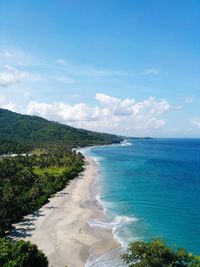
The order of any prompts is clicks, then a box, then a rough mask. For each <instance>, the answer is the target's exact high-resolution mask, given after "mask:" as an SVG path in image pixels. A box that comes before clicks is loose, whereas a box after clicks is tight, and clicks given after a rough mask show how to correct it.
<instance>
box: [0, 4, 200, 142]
mask: <svg viewBox="0 0 200 267" xmlns="http://www.w3.org/2000/svg"><path fill="white" fill-rule="evenodd" d="M199 25H200V1H199V0H190V1H188V0H162V1H160V0H134V1H132V0H79V1H78V0H56V1H55V0H48V1H47V0H46V1H41V0H29V1H26V0H0V107H1V108H5V109H9V110H12V111H15V112H19V113H22V114H29V115H38V116H41V117H44V118H47V119H49V120H54V121H59V122H61V123H64V124H68V125H72V126H75V127H79V128H85V129H90V130H95V131H102V132H108V133H116V134H122V135H127V136H152V137H199V136H200V28H199Z"/></svg>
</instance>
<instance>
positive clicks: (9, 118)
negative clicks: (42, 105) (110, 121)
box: [0, 109, 122, 267]
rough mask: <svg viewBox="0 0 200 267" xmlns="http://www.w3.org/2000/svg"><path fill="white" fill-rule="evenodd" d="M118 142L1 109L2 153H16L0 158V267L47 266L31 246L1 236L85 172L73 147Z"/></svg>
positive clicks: (102, 134) (0, 136) (107, 137)
mask: <svg viewBox="0 0 200 267" xmlns="http://www.w3.org/2000/svg"><path fill="white" fill-rule="evenodd" d="M120 141H122V138H121V137H118V136H116V135H110V134H104V133H96V132H92V131H86V130H83V129H75V128H73V127H70V126H67V125H63V124H60V123H57V122H51V121H48V120H45V119H43V118H40V117H37V116H28V115H21V114H17V113H14V112H11V111H8V110H4V109H0V155H3V154H18V155H17V156H16V157H9V156H6V157H0V200H1V201H0V266H3V267H14V266H16V267H25V266H26V267H28V266H29V267H32V266H37V267H40V266H41V267H42V266H47V265H48V263H47V259H46V257H45V256H44V254H43V253H42V252H40V251H39V250H37V247H36V246H35V245H31V244H30V243H29V242H27V243H26V242H24V241H19V242H11V241H10V240H8V239H6V238H5V236H6V235H7V233H8V232H9V231H10V230H11V229H12V224H13V223H14V222H17V221H18V220H20V219H21V218H22V217H23V216H24V215H27V214H29V213H31V212H32V211H35V210H37V209H39V208H40V207H41V206H43V205H44V204H45V203H46V202H47V201H48V198H49V197H50V196H52V195H53V194H54V193H56V192H57V191H59V190H61V189H63V188H64V187H65V186H66V185H67V183H68V182H69V181H70V180H71V179H73V178H74V177H76V176H77V175H78V174H79V173H80V172H81V171H82V170H83V156H82V155H81V154H80V153H76V152H75V151H73V150H72V147H78V146H81V147H83V146H89V145H104V144H111V143H119V142H120ZM23 153H26V155H25V156H24V155H22V154H23ZM27 153H29V154H27Z"/></svg>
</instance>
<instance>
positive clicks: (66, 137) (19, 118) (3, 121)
mask: <svg viewBox="0 0 200 267" xmlns="http://www.w3.org/2000/svg"><path fill="white" fill-rule="evenodd" d="M0 139H1V140H7V141H8V140H9V141H12V142H14V141H15V142H18V143H23V144H24V145H28V146H34V147H41V146H43V147H45V146H48V145H49V144H67V145H70V146H73V147H77V146H89V145H103V144H111V143H119V142H120V141H122V138H121V137H119V136H116V135H112V134H105V133H97V132H92V131H87V130H83V129H76V128H73V127H71V126H67V125H63V124H60V123H57V122H53V121H48V120H45V119H43V118H40V117H37V116H29V115H22V114H18V113H15V112H11V111H8V110H5V109H0ZM15 145H17V146H19V145H18V144H17V143H16V144H14V143H13V151H9V152H14V150H15ZM0 149H1V150H0V151H2V148H1V143H0ZM6 150H8V149H6ZM6 150H5V152H7V151H6Z"/></svg>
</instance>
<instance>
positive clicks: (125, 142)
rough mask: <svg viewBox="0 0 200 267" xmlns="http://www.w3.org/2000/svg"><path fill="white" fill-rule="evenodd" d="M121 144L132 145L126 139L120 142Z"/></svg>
mask: <svg viewBox="0 0 200 267" xmlns="http://www.w3.org/2000/svg"><path fill="white" fill-rule="evenodd" d="M120 145H121V146H132V145H133V144H132V143H130V142H128V140H124V141H122V142H121V143H120Z"/></svg>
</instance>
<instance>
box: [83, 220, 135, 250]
mask: <svg viewBox="0 0 200 267" xmlns="http://www.w3.org/2000/svg"><path fill="white" fill-rule="evenodd" d="M137 221H138V219H137V218H135V217H129V216H124V215H116V216H115V218H114V219H113V220H101V219H91V220H88V224H89V225H90V227H100V228H103V229H110V230H112V233H113V236H114V238H115V240H117V241H118V242H119V243H120V245H121V246H122V247H125V246H126V243H125V242H124V240H123V239H122V238H120V236H119V235H118V231H119V229H120V228H122V227H124V226H125V225H126V224H129V223H133V222H137Z"/></svg>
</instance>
